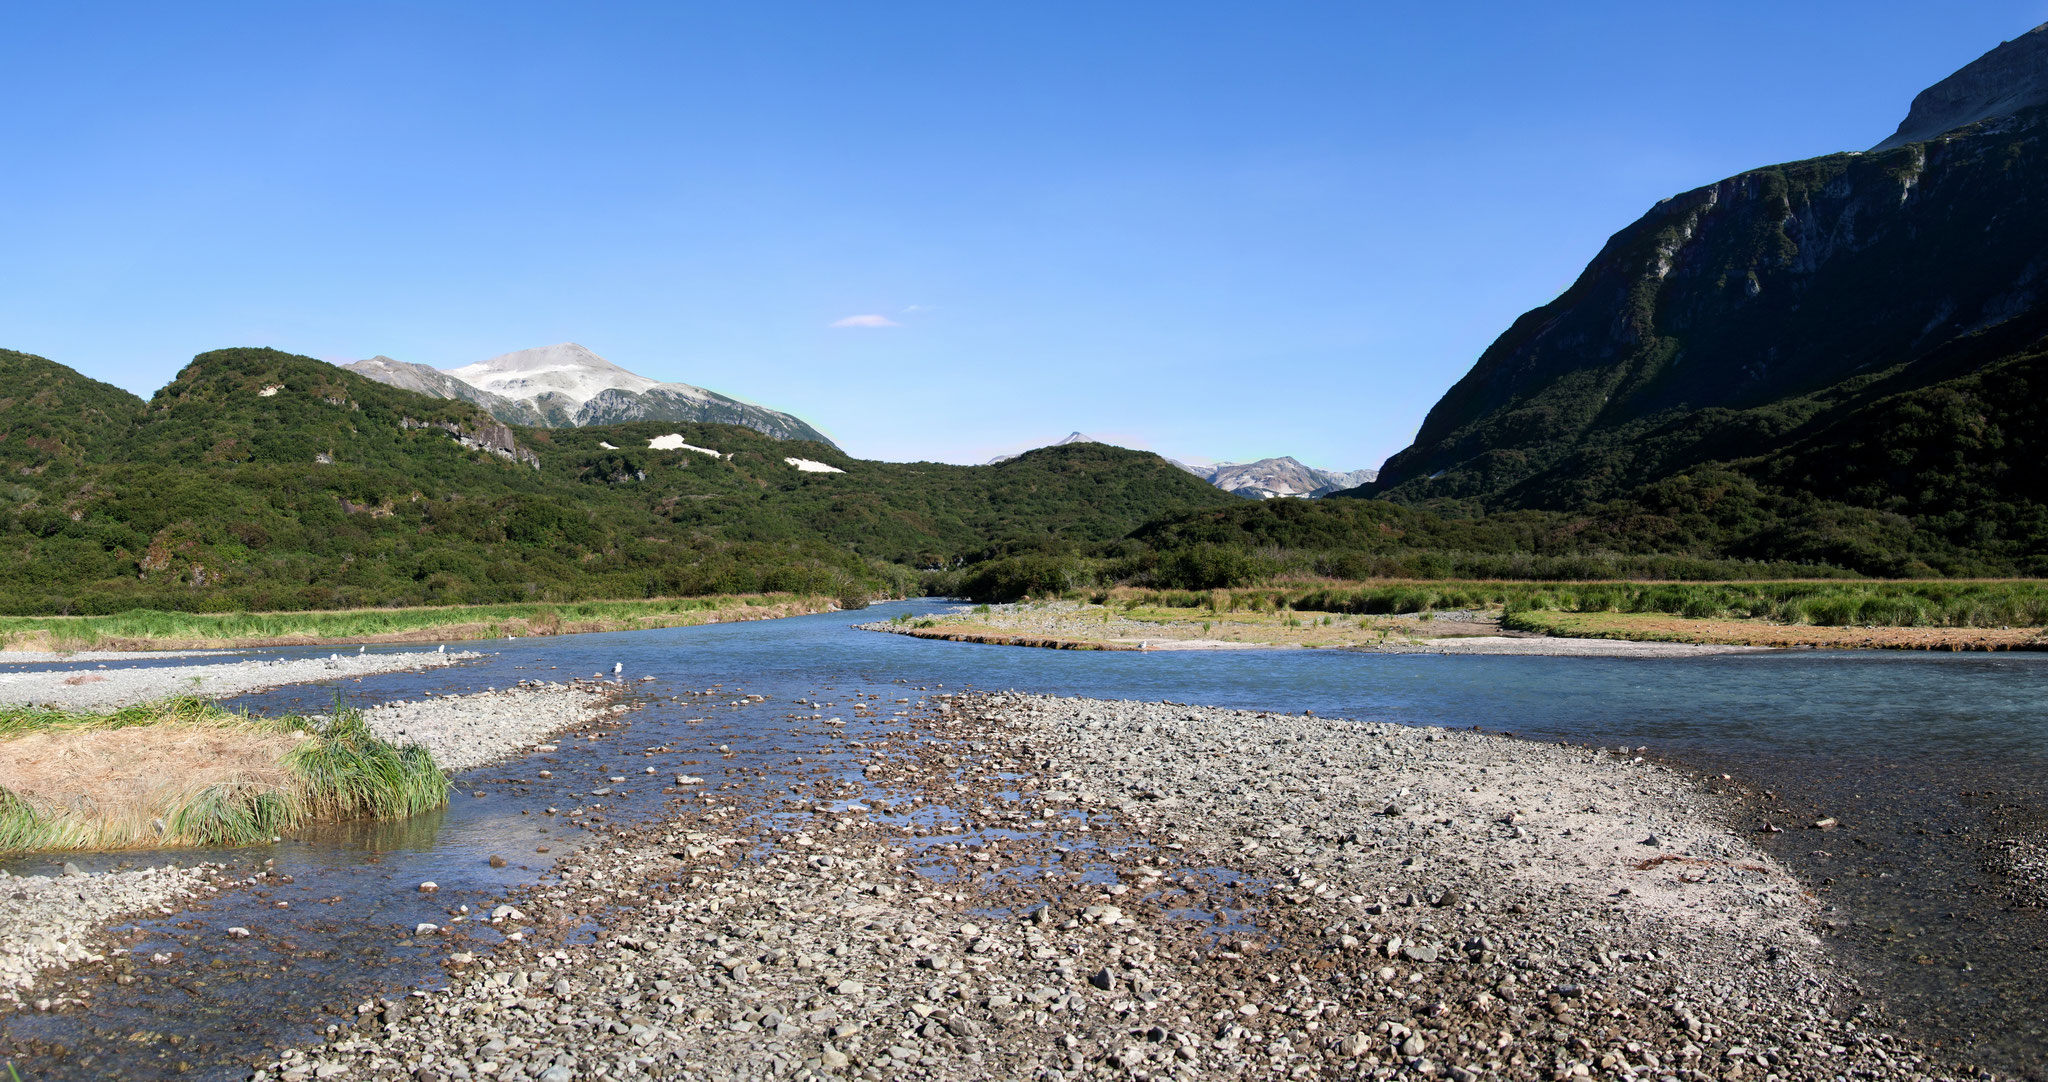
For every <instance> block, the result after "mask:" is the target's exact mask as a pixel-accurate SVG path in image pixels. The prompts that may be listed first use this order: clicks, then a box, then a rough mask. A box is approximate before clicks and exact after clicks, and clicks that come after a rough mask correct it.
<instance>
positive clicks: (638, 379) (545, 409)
mask: <svg viewBox="0 0 2048 1082" xmlns="http://www.w3.org/2000/svg"><path fill="white" fill-rule="evenodd" d="M342 367H343V368H346V369H348V370H349V371H351V372H355V373H357V374H358V375H362V376H367V377H368V378H370V379H374V380H376V381H377V382H379V383H388V384H390V385H391V386H393V387H402V388H404V389H406V390H408V391H418V392H419V393H421V394H429V395H433V396H435V397H437V398H460V399H462V400H464V401H467V402H474V403H476V404H477V405H479V406H482V407H484V408H485V409H488V410H490V411H491V413H492V415H493V416H496V417H497V418H498V419H499V420H501V421H506V422H509V423H512V424H527V425H541V426H545V427H550V428H568V427H576V426H581V425H602V424H615V423H618V422H620V421H703V422H714V423H718V424H733V425H745V426H746V427H748V428H751V429H754V430H755V431H757V432H764V433H766V434H768V435H770V436H774V437H775V438H777V439H785V440H816V441H818V442H820V443H823V444H827V445H832V441H831V440H830V439H827V438H826V436H825V434H824V433H822V432H820V431H818V430H817V429H816V428H813V427H811V426H810V425H809V424H807V423H805V422H804V421H803V420H801V419H800V418H797V417H793V416H791V415H789V414H787V413H783V412H781V411H779V410H772V409H768V408H766V407H764V406H756V405H753V404H751V403H747V402H742V401H740V400H739V399H737V398H729V397H727V396H725V395H722V394H719V393H718V392H716V391H707V390H705V389H704V388H702V387H697V386H693V385H691V384H688V383H663V382H661V381H660V380H654V379H649V378H647V377H646V376H643V375H640V374H638V373H635V372H629V371H627V370H626V369H624V368H621V367H619V366H618V365H616V364H613V363H612V362H610V361H608V360H605V359H604V358H603V357H600V356H598V355H597V354H595V353H592V352H591V351H590V350H588V349H585V348H584V347H582V346H580V345H577V344H576V343H574V342H563V343H561V344H560V345H553V346H542V347H540V348H538V349H522V350H516V351H514V352H511V353H506V354H503V355H501V356H497V357H492V358H491V359H490V360H487V361H478V362H477V363H475V364H466V365H463V366H462V367H460V368H450V369H439V368H429V367H427V366H426V365H423V364H410V363H407V362H405V361H395V360H392V359H391V358H389V357H383V356H378V357H372V358H371V359H369V360H367V361H357V362H355V363H354V364H346V365H343V366H342Z"/></svg>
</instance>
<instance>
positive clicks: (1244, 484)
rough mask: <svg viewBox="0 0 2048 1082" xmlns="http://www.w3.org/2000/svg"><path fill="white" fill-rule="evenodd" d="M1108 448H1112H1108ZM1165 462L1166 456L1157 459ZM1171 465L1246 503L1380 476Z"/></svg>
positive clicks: (1280, 461) (1262, 466)
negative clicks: (1240, 497)
mask: <svg viewBox="0 0 2048 1082" xmlns="http://www.w3.org/2000/svg"><path fill="white" fill-rule="evenodd" d="M1102 442H1103V441H1102V440H1098V439H1096V438H1095V437H1093V436H1089V435H1084V434H1083V433H1080V432H1071V433H1068V434H1067V437H1066V438H1065V439H1062V440H1060V441H1059V442H1057V443H1051V444H1047V445H1046V446H1048V447H1064V446H1066V445H1068V444H1073V443H1102ZM1108 446H1115V445H1114V444H1108ZM1016 457H1017V456H1016V455H997V456H996V457H994V458H991V459H989V460H988V462H987V463H986V464H987V465H990V466H994V465H996V464H998V463H1002V462H1008V461H1010V460H1011V459H1014V458H1016ZM1160 457H1162V458H1164V457H1165V456H1164V455H1162V456H1160ZM1166 461H1168V462H1171V463H1173V464H1174V465H1175V466H1178V467H1180V468H1181V469H1183V470H1186V471H1187V472H1189V473H1191V474H1194V475H1195V476H1196V477H1199V478H1201V479H1202V480H1204V481H1207V482H1209V483H1210V484H1212V485H1215V486H1216V487H1217V488H1220V489H1222V490H1223V491H1225V492H1229V493H1233V494H1235V495H1239V496H1243V497H1245V498H1247V499H1258V500H1271V499H1280V498H1283V497H1290V496H1298V497H1303V498H1307V499H1317V498H1320V497H1323V496H1328V495H1331V494H1332V493H1336V492H1342V491H1344V490H1345V489H1349V488H1357V487H1358V486H1359V485H1363V484H1367V483H1369V482H1371V481H1372V480H1373V479H1374V478H1376V477H1378V476H1379V471H1378V470H1323V469H1317V468H1316V467H1314V466H1305V465H1303V464H1302V463H1301V462H1300V461H1299V460H1298V459H1295V458H1292V457H1282V458H1262V459H1259V460H1258V461H1256V462H1214V463H1210V464H1209V465H1206V466H1191V465H1189V464H1188V463H1185V462H1182V461H1180V460H1178V459H1172V458H1168V459H1166Z"/></svg>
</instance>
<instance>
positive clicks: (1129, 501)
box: [0, 349, 1236, 613]
mask: <svg viewBox="0 0 2048 1082" xmlns="http://www.w3.org/2000/svg"><path fill="white" fill-rule="evenodd" d="M0 377H4V378H5V381H6V382H5V388H6V391H5V393H6V394H7V395H8V397H7V398H5V399H0V404H4V406H5V408H4V410H0V465H4V469H5V478H4V481H0V546H4V547H5V549H6V550H7V551H8V552H9V553H10V557H11V558H10V559H8V560H6V561H4V562H0V609H4V611H7V612H13V613H30V612H66V611H68V612H87V611H113V610H119V609H126V608H133V607H153V608H170V609H201V610H227V609H237V608H251V609H291V608H312V607H320V608H329V607H342V606H350V605H374V604H419V603H444V604H445V603H458V602H468V601H495V600H527V599H563V600H566V599H570V598H586V597H640V596H649V595H676V594H694V593H712V592H728V591H734V592H736V591H755V590H805V591H829V592H835V593H841V594H844V595H847V596H849V597H851V596H858V595H865V594H866V593H868V592H870V591H874V590H881V589H890V588H896V589H901V588H904V587H907V586H909V585H911V584H912V581H913V569H915V568H919V567H929V566H935V565H939V564H945V563H950V562H955V561H957V560H959V559H962V558H965V557H968V556H971V555H973V554H976V553H978V552H981V551H983V550H984V549H985V548H987V547H988V546H990V545H991V544H998V545H1013V546H1025V547H1028V546H1032V545H1037V544H1048V543H1051V544H1065V543H1075V544H1091V543H1098V542H1103V541H1108V540H1113V539H1115V538H1118V537H1122V536H1124V535H1125V534H1127V533H1129V532H1130V531H1131V530H1132V529H1134V528H1136V527H1137V526H1138V525H1139V524H1141V523H1142V522H1145V521H1147V520H1148V519H1151V518H1153V517H1156V516H1158V515H1160V514H1163V513H1170V512H1176V511H1184V510H1188V509H1192V508H1198V507H1205V506H1218V505H1224V504H1229V503H1232V502H1235V501H1236V498H1235V497H1233V496H1231V495H1229V494H1228V493H1224V492H1221V491H1219V490H1217V489H1215V488H1212V487H1210V486H1208V485H1206V484H1204V483H1202V482H1201V481H1200V480H1199V479H1197V478H1194V477H1192V476H1189V475H1188V474H1186V473H1184V472H1182V471H1181V470H1178V469H1176V468H1174V467H1173V466H1171V465H1169V464H1168V463H1166V462H1165V461H1164V460H1162V459H1160V458H1158V457H1157V456H1154V455H1150V454H1143V453H1139V452H1133V451H1125V450H1122V449H1119V448H1113V447H1107V446H1103V445H1099V444H1096V445H1076V446H1073V447H1060V448H1048V449H1045V450H1042V451H1036V452H1033V453H1031V454H1028V455H1024V456H1021V457H1019V458H1017V459H1015V460H1012V461H1010V462H1005V463H1003V464H1001V465H997V466H951V465H944V464H938V463H885V462H868V461H863V460H859V459H853V458H849V457H848V456H846V455H845V454H843V453H841V452H840V451H838V450H837V449H836V448H833V447H830V446H828V445H825V444H822V443H816V442H803V441H784V440H776V439H773V438H771V437H768V436H765V435H762V434H761V433H758V432H755V431H753V430H751V429H747V428H742V427H738V426H734V425H721V424H679V423H675V422H638V423H633V424H622V425H608V426H595V427H588V428H576V429H533V428H521V427H515V426H508V425H505V424H503V423H501V422H499V421H498V420H496V419H495V418H494V417H492V416H491V415H490V414H489V413H487V412H485V411H484V410H482V409H480V408H478V407H476V406H474V405H471V404H469V403H466V402H461V401H457V400H449V399H436V398H429V397H426V396H423V395H419V394H415V393H412V392H410V391H405V390H400V389H398V388H395V387H389V386H386V385H384V384H381V383H377V382H374V381H371V380H368V379H364V378H362V377H360V376H357V375H355V374H354V373H351V372H347V371H344V370H341V369H338V368H336V367H334V366H332V365H328V364H325V363H323V362H321V361H317V360H314V359H312V358H309V357H299V356H294V355H291V354H286V353H281V352H278V351H275V350H268V349H230V350H220V351H216V352H212V353H207V354H202V355H201V356H199V357H197V358H195V359H194V360H193V362H192V363H191V364H190V365H188V366H187V367H186V368H185V369H184V370H183V371H181V372H180V373H179V374H178V376H177V378H176V379H174V380H173V381H172V382H171V383H170V384H169V385H168V386H166V387H164V388H163V389H162V390H161V391H159V392H157V394H156V395H155V396H154V397H153V398H152V399H151V401H150V402H148V403H147V404H144V403H142V402H141V401H139V400H137V399H136V398H134V396H132V395H128V394H127V393H126V392H123V391H120V390H119V389H117V388H113V387H109V386H107V385H105V384H101V383H97V382H95V381H92V380H89V379H86V378H84V377H82V376H80V375H79V374H78V373H76V372H74V371H72V370H70V369H68V368H65V367H64V366H62V365H59V364H56V363H54V362H51V361H48V360H44V359H42V358H38V357H31V356H28V355H26V354H18V353H4V354H0ZM662 437H671V438H669V439H663V438H662ZM675 437H679V438H675ZM657 443H659V444H662V445H672V444H682V445H683V446H671V447H668V449H657V448H656V447H655V446H653V444H657ZM791 459H796V460H800V461H801V463H802V464H803V465H805V466H808V469H806V468H801V467H800V465H798V464H792V462H791V461H789V460H791ZM826 468H829V469H830V470H837V471H842V472H828V470H827V469H826Z"/></svg>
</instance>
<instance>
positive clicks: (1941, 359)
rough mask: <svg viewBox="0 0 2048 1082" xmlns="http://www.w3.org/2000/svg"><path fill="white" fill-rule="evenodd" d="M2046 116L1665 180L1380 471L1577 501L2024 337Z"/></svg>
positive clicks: (2034, 276)
mask: <svg viewBox="0 0 2048 1082" xmlns="http://www.w3.org/2000/svg"><path fill="white" fill-rule="evenodd" d="M2030 119H2031V120H2033V121H2035V122H2036V123H2029V124H2025V125H2019V124H2013V125H2009V126H2007V127H2005V128H2002V129H2000V128H1996V127H1980V128H1979V129H1977V130H1973V131H1970V132H1968V133H1965V134H1963V135H1959V136H1956V137H1952V138H1948V139H1945V140H1942V141H1939V142H1937V143H1934V144H1915V145H1911V146H1906V147H1901V148H1898V149H1896V150H1891V151H1886V152H1883V153H1879V154H1871V155H1837V156H1833V157H1829V158H1821V159H1816V160H1814V161H1810V162H1800V163H1795V164H1792V165H1786V166H1777V167H1773V168H1770V169H1764V170H1758V171H1756V172H1753V173H1747V174H1744V175H1742V176H1739V177H1734V178H1731V179H1729V180H1726V181H1722V182H1721V183H1719V184H1716V185H1712V186H1709V187H1706V188H1701V189H1698V190H1695V191H1692V192H1688V193H1686V194H1684V195H1681V196H1678V197H1676V198H1674V199H1671V200H1668V201H1666V202H1665V203H1664V204H1662V205H1660V206H1659V207H1658V208H1657V209H1656V210H1655V211H1653V212H1651V214H1649V215H1647V216H1645V217H1644V218H1643V219H1642V220H1641V221H1638V222H1637V223H1635V224H1634V225H1632V226H1630V227H1629V228H1628V229H1625V230H1623V231H1622V232H1621V233H1619V234H1617V235H1616V236H1615V237H1614V238H1613V239H1611V240H1610V241H1609V242H1608V244H1607V246H1606V248H1605V249H1604V250H1603V251H1602V252H1601V254H1600V255H1599V257H1598V258H1596V259H1595V260H1594V262H1593V263H1592V265H1591V266H1589V267H1588V268H1587V270H1586V272H1585V273H1584V274H1583V275H1581V277H1580V278H1579V280H1578V281H1577V282H1576V283H1575V284H1574V285H1573V286H1572V287H1571V289H1569V290H1567V291H1566V292H1565V294H1564V295H1563V296H1561V297H1559V298H1558V299H1557V300H1555V301H1553V302H1551V303H1550V304H1548V305H1545V306H1544V307H1542V308H1539V309H1537V310H1535V311H1533V312H1531V313H1529V314H1528V315H1525V316H1523V317H1522V318H1521V319H1519V320H1517V321H1516V323H1515V325H1514V326H1513V327H1511V328H1510V329H1509V330H1508V331H1507V333H1505V334H1503V335H1502V336H1501V337H1500V339H1499V340H1498V341H1496V342H1495V343H1494V345H1493V346H1492V347H1491V348H1489V349H1488V350H1487V351H1486V352H1485V353H1484V354H1482V355H1481V357H1480V359H1479V362H1478V363H1477V364H1476V365H1475V366H1474V367H1473V369H1472V371H1471V372H1470V373H1469V374H1467V375H1466V376H1465V378H1463V379H1461V380H1460V381H1459V382H1458V383H1457V384H1456V385H1455V386H1454V387H1452V388H1451V390H1450V391H1449V392H1448V393H1447V394H1446V395H1445V396H1444V398H1443V400H1442V401H1440V402H1439V403H1438V404H1437V406H1436V407H1435V408H1434V409H1432V410H1431V411H1430V414H1429V416H1428V418H1427V419H1426V420H1425V421H1424V423H1423V425H1422V428H1421V431H1420V432H1419V433H1418V434H1417V437H1416V440H1415V443H1414V445H1413V446H1411V447H1409V448H1407V449H1406V450H1404V451H1402V452H1401V453H1399V454H1397V455H1395V456H1394V457H1393V458H1392V459H1390V460H1389V461H1388V462H1387V465H1386V468H1385V469H1384V470H1383V471H1382V474H1381V477H1380V480H1379V482H1378V484H1377V486H1376V489H1375V491H1377V492H1381V493H1398V494H1400V495H1401V496H1403V497H1408V498H1429V497H1441V496H1449V497H1479V498H1482V499H1484V500H1486V502H1487V503H1488V504H1489V505H1495V504H1498V505H1505V506H1571V505H1575V504H1579V503H1583V502H1584V501H1586V500H1589V499H1600V498H1605V497H1609V496H1613V495H1617V494H1619V493H1621V492H1623V491H1626V490H1627V489H1628V488H1630V487H1632V486H1634V485H1639V484H1642V483H1644V482H1646V481H1648V480H1651V479H1654V478H1655V477H1658V476H1663V475H1666V474H1669V473H1671V472H1673V471H1675V470H1677V469H1682V468H1684V467H1686V466H1688V465H1693V464H1696V463H1699V462H1704V461H1712V460H1722V459H1728V458H1732V457H1743V456H1747V455H1751V454H1758V453H1764V452H1768V451H1770V450H1772V449H1773V448H1775V447H1783V446H1788V445H1789V444H1791V443H1793V442H1796V440H1797V439H1798V437H1799V435H1800V434H1801V433H1803V432H1805V431H1807V430H1808V429H1809V428H1810V427H1811V426H1813V425H1815V424H1816V423H1819V424H1826V423H1828V422H1827V421H1826V420H1822V418H1823V416H1824V415H1828V414H1836V415H1839V412H1838V411H1841V410H1854V409H1858V408H1861V407H1862V406H1863V405H1866V404H1867V403H1868V402H1869V401H1870V400H1871V399H1872V398H1873V397H1874V396H1879V395H1883V394H1888V393H1898V392H1900V391H1903V390H1911V389H1915V388H1918V387H1925V386H1931V385H1933V384H1935V383H1938V382H1940V381H1942V380H1944V379H1947V378H1953V377H1954V376H1956V375H1959V374H1963V373H1967V372H1970V371H1974V370H1976V369H1977V368H1980V367H1982V366H1984V365H1986V364H1989V363H1992V362H1995V361H1997V360H2000V359H2003V358H2005V357H2008V356H2010V355H2012V352H2013V351H2014V350H2016V349H2024V348H2026V347H2027V346H2028V345H2030V344H2032V343H2033V342H2035V341H2038V340H2039V338H2040V336H2041V334H2042V332H2043V330H2044V329H2048V327H2044V324H2043V319H2042V315H2041V312H2040V308H2039V299H2040V298H2039V296H2038V290H2039V288H2040V286H2039V280H2040V278H2041V277H2042V275H2043V272H2044V271H2048V148H2044V147H2043V145H2042V141H2041V140H2042V129H2041V128H2040V127H2039V126H2038V121H2039V120H2040V119H2041V117H2040V116H2039V114H2031V115H2030Z"/></svg>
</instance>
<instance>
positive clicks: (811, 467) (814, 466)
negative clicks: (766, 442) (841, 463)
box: [783, 458, 846, 473]
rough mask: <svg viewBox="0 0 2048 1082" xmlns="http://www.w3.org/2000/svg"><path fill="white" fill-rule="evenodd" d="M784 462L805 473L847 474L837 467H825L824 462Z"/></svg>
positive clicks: (791, 459)
mask: <svg viewBox="0 0 2048 1082" xmlns="http://www.w3.org/2000/svg"><path fill="white" fill-rule="evenodd" d="M783 461H784V462H787V463H789V464H790V465H792V466H795V467H796V468H797V469H799V470H801V471H803V472H804V473H845V472H846V471H845V470H842V469H840V468H839V467H837V466H827V465H825V464H824V463H823V462H814V461H812V460H811V459H808V458H785V459H783Z"/></svg>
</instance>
